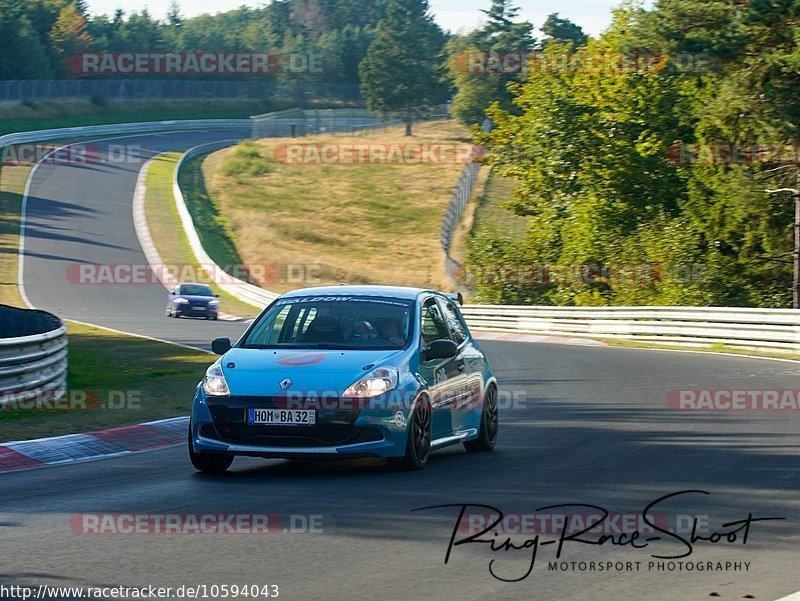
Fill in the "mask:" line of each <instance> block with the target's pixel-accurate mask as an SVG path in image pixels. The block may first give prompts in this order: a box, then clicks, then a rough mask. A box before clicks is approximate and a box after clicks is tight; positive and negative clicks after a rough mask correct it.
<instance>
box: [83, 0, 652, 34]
mask: <svg viewBox="0 0 800 601" xmlns="http://www.w3.org/2000/svg"><path fill="white" fill-rule="evenodd" d="M178 1H179V4H180V6H181V13H182V14H183V16H185V17H193V16H195V15H199V14H202V13H216V12H223V11H226V10H232V9H234V8H237V7H239V6H242V5H246V6H252V7H255V6H259V5H261V4H265V3H267V2H265V0H257V1H248V0H184V1H181V0H178ZM428 1H429V2H430V5H431V11H432V12H433V15H434V17H435V19H436V22H437V23H438V24H439V25H440V26H441V27H442V28H444V29H449V30H450V31H453V32H457V31H460V30H464V31H467V30H470V29H474V28H475V27H478V26H480V25H481V22H482V19H481V17H483V13H481V12H479V11H480V9H482V8H488V7H489V5H490V4H491V2H490V0H428ZM169 3H170V0H89V1H88V2H87V5H88V7H89V12H91V13H93V14H109V15H110V14H113V13H114V11H115V10H116V9H117V8H122V9H123V10H124V11H125V12H132V11H134V10H142V9H143V8H147V9H148V10H149V11H150V14H151V15H153V16H154V17H158V18H163V17H164V16H165V15H166V14H167V8H168V7H169ZM619 3H620V2H619V0H568V1H566V2H564V1H563V0H517V2H516V4H517V6H519V7H520V9H521V10H520V17H521V18H523V19H525V20H527V21H530V22H531V23H533V25H534V27H535V28H536V29H538V28H539V27H540V26H541V25H542V23H544V21H545V19H546V18H547V15H549V14H550V13H558V14H559V15H560V16H561V17H562V18H567V19H570V20H571V21H574V22H575V23H577V24H578V25H580V26H581V27H583V30H584V31H585V32H586V33H588V34H592V35H597V34H599V33H600V32H601V31H603V29H605V28H606V27H607V26H608V24H609V23H610V20H611V9H612V8H613V7H614V6H617V5H618V4H619ZM646 4H650V2H646Z"/></svg>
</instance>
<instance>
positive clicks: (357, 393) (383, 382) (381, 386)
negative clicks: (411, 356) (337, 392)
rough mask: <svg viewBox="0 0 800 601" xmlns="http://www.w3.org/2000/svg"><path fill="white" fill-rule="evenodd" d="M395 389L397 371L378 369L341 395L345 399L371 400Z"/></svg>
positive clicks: (386, 368)
mask: <svg viewBox="0 0 800 601" xmlns="http://www.w3.org/2000/svg"><path fill="white" fill-rule="evenodd" d="M396 387H397V369H396V368H394V367H379V368H378V369H374V370H372V371H371V372H369V373H368V374H367V375H366V376H364V377H363V378H361V379H360V380H359V381H358V382H356V383H355V384H352V385H351V386H348V388H347V390H345V391H344V392H343V393H342V396H343V397H344V398H346V399H371V398H372V397H376V396H379V395H382V394H384V393H386V392H389V391H390V390H394V389H395V388H396Z"/></svg>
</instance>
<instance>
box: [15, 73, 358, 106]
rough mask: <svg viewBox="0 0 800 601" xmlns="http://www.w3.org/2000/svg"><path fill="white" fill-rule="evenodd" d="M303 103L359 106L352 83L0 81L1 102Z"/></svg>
mask: <svg viewBox="0 0 800 601" xmlns="http://www.w3.org/2000/svg"><path fill="white" fill-rule="evenodd" d="M89 98H96V99H106V100H214V99H243V100H263V99H266V98H270V99H276V100H296V101H300V100H307V99H313V98H335V99H337V100H346V101H359V100H361V90H360V87H359V86H358V84H353V83H325V82H308V81H297V82H284V81H278V80H275V79H252V80H213V79H206V80H186V79H159V78H149V79H143V78H139V79H112V78H107V79H59V80H7V81H0V102H22V101H47V100H80V99H89Z"/></svg>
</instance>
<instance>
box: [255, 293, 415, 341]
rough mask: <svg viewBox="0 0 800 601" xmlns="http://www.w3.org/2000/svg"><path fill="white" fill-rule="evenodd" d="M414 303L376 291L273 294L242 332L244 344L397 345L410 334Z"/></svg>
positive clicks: (408, 337)
mask: <svg viewBox="0 0 800 601" xmlns="http://www.w3.org/2000/svg"><path fill="white" fill-rule="evenodd" d="M413 307H414V303H413V301H410V300H403V299H396V298H388V297H376V296H369V297H366V296H298V297H291V298H283V299H279V300H277V301H276V302H275V303H274V304H273V305H272V306H271V307H270V308H269V309H268V310H267V312H266V313H264V314H262V315H261V317H260V318H259V319H258V321H256V323H255V325H254V326H253V328H252V329H251V330H250V331H249V332H248V333H247V335H246V336H245V338H244V340H243V342H242V345H241V346H243V347H245V348H330V349H345V350H368V349H400V348H405V347H406V346H407V345H408V343H409V341H410V339H411V333H412V332H411V324H412V323H413V319H412V317H413Z"/></svg>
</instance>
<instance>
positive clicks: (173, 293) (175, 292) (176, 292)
mask: <svg viewBox="0 0 800 601" xmlns="http://www.w3.org/2000/svg"><path fill="white" fill-rule="evenodd" d="M176 294H178V291H177V290H173V291H172V292H170V295H171V296H175V295H176Z"/></svg>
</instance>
